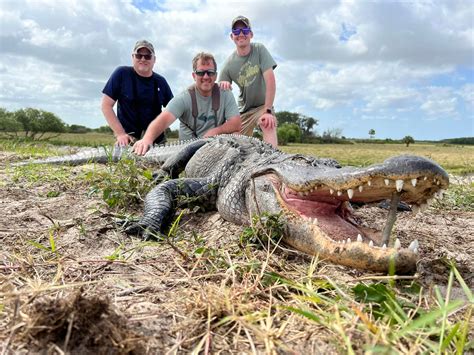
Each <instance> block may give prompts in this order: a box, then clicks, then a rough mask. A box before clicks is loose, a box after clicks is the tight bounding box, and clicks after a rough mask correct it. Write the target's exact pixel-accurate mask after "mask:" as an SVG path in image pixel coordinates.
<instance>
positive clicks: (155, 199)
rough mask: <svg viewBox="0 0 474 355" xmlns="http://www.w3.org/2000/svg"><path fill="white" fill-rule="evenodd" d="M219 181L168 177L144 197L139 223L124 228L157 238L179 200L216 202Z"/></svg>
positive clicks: (129, 231)
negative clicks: (169, 178)
mask: <svg viewBox="0 0 474 355" xmlns="http://www.w3.org/2000/svg"><path fill="white" fill-rule="evenodd" d="M216 198H217V185H216V184H214V183H213V181H212V180H211V179H210V178H195V179H192V178H182V179H174V180H169V181H166V182H164V183H161V184H159V185H158V186H156V187H155V188H154V189H153V190H151V191H150V192H149V193H148V195H147V196H146V198H145V210H144V213H143V217H142V218H141V220H140V221H139V222H138V223H135V224H132V225H131V226H129V227H128V228H126V229H125V232H126V233H127V234H141V235H142V236H143V238H144V239H149V238H157V237H158V236H159V235H163V234H164V233H165V231H166V229H167V228H168V227H169V225H170V223H171V221H172V219H173V216H174V212H175V209H176V206H177V204H178V201H179V202H180V204H181V203H182V204H188V203H200V204H206V205H208V206H209V205H214V206H215V201H216Z"/></svg>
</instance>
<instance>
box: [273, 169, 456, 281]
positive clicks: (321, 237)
mask: <svg viewBox="0 0 474 355" xmlns="http://www.w3.org/2000/svg"><path fill="white" fill-rule="evenodd" d="M266 179H268V180H270V181H271V183H272V185H273V190H274V192H275V195H276V198H277V200H278V203H279V205H280V208H281V209H282V210H283V211H284V215H285V218H286V223H287V224H288V225H289V234H290V235H289V236H287V237H286V238H285V242H286V243H287V244H290V245H292V246H294V247H296V248H297V249H300V250H303V251H306V252H307V253H309V254H319V255H320V256H321V257H322V258H327V259H329V260H331V261H335V262H337V263H340V264H343V265H348V266H353V267H360V268H364V269H371V270H375V271H387V270H388V269H389V265H390V263H391V262H393V263H394V264H395V265H396V269H397V271H401V272H411V271H413V270H414V269H415V268H416V261H417V258H418V256H417V254H418V252H419V244H418V241H417V240H414V241H412V242H411V243H410V244H409V245H407V246H406V247H405V248H402V245H401V243H400V241H399V240H398V239H395V240H392V241H390V242H389V237H390V234H391V231H392V227H393V224H394V221H395V218H396V217H395V214H396V208H397V204H398V200H399V199H401V200H402V201H405V202H407V203H410V204H412V206H413V209H415V210H416V209H417V208H419V207H421V208H423V206H425V205H426V204H427V203H429V202H430V200H431V199H432V198H433V196H435V195H437V196H439V195H442V193H443V189H442V188H446V186H447V180H446V178H445V177H444V176H441V175H440V176H437V175H433V174H431V175H430V176H426V175H421V174H416V173H413V174H405V176H404V178H402V176H396V175H392V176H387V175H386V176H383V175H380V176H370V175H367V176H366V177H364V178H362V179H361V178H360V177H357V178H347V179H339V180H337V179H332V180H331V181H327V182H325V181H323V179H315V180H306V181H305V183H304V184H301V185H298V184H295V183H292V182H288V181H286V180H285V178H283V177H282V176H280V175H279V174H278V173H276V172H273V173H270V174H268V175H266ZM386 199H395V201H396V202H397V203H395V204H393V203H392V206H391V210H390V211H389V212H388V218H387V219H388V221H387V224H386V226H385V228H384V230H383V231H376V230H374V229H370V228H368V227H365V226H362V225H361V223H360V222H361V221H360V220H359V219H358V218H355V217H354V216H353V213H352V212H353V211H352V207H351V202H352V203H358V204H367V203H373V202H380V201H383V200H386Z"/></svg>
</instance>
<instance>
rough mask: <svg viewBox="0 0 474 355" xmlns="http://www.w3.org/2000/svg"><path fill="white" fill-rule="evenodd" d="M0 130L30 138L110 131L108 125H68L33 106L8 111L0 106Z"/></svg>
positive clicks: (37, 138)
mask: <svg viewBox="0 0 474 355" xmlns="http://www.w3.org/2000/svg"><path fill="white" fill-rule="evenodd" d="M0 132H2V133H4V134H6V135H7V136H9V137H16V138H19V137H25V138H29V139H32V140H35V139H36V140H40V139H43V137H44V135H45V134H46V133H53V135H48V139H49V138H52V137H56V136H59V135H60V134H61V133H88V132H101V133H112V130H111V129H110V127H109V126H102V127H99V128H95V129H93V128H88V127H86V126H82V125H76V124H72V125H68V124H66V123H64V121H63V120H61V119H60V118H59V117H58V116H56V115H55V114H54V113H52V112H48V111H44V110H39V109H35V108H24V109H20V110H17V111H13V112H9V111H7V109H5V108H3V107H0Z"/></svg>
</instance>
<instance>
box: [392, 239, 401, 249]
mask: <svg viewBox="0 0 474 355" xmlns="http://www.w3.org/2000/svg"><path fill="white" fill-rule="evenodd" d="M401 246H402V244H401V243H400V239H398V238H397V239H395V243H394V244H393V247H394V248H395V249H400V247H401Z"/></svg>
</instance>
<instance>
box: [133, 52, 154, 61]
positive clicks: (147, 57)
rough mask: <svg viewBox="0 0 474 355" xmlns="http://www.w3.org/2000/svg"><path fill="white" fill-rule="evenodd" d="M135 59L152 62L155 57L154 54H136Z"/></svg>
mask: <svg viewBox="0 0 474 355" xmlns="http://www.w3.org/2000/svg"><path fill="white" fill-rule="evenodd" d="M134 56H135V58H137V59H138V60H140V59H142V58H145V59H146V60H151V58H153V55H152V54H140V53H135V54H134Z"/></svg>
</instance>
